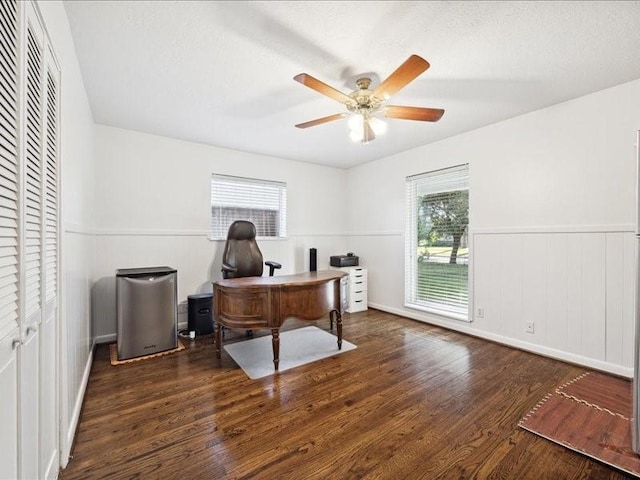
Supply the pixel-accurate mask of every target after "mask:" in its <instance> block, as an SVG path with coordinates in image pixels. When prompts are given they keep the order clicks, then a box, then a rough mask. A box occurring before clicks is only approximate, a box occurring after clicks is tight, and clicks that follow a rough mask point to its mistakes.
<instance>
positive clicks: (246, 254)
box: [222, 220, 264, 278]
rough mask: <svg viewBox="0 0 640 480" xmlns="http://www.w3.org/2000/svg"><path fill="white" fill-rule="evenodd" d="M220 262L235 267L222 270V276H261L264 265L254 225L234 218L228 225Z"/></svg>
mask: <svg viewBox="0 0 640 480" xmlns="http://www.w3.org/2000/svg"><path fill="white" fill-rule="evenodd" d="M222 263H223V264H227V265H229V266H231V267H234V268H235V269H236V271H235V272H224V271H223V275H222V276H223V277H224V278H238V277H261V276H262V270H263V268H264V265H263V263H262V252H260V249H259V248H258V243H257V242H256V227H255V225H254V224H253V223H251V222H247V221H246V220H236V221H235V222H233V223H232V224H231V226H230V227H229V232H228V233H227V243H226V244H225V246H224V252H223V254H222Z"/></svg>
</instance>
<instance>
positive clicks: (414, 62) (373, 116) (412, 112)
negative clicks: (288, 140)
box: [293, 55, 444, 143]
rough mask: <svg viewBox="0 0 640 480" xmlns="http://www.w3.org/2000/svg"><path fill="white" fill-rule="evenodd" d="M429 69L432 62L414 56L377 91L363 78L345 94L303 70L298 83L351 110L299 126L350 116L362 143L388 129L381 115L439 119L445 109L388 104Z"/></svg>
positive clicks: (353, 136) (356, 137) (354, 134)
mask: <svg viewBox="0 0 640 480" xmlns="http://www.w3.org/2000/svg"><path fill="white" fill-rule="evenodd" d="M427 68H429V62H427V61H426V60H425V59H424V58H422V57H419V56H418V55H411V56H410V57H409V58H408V59H407V60H406V61H405V62H404V63H403V64H402V65H400V66H399V67H398V68H397V69H396V70H395V71H394V72H393V73H392V74H391V75H389V77H388V78H387V79H386V80H384V81H383V82H382V83H381V84H380V85H378V87H376V89H375V90H370V89H369V87H371V79H370V78H368V77H362V78H358V79H357V80H356V85H357V87H358V90H354V91H353V92H351V93H350V94H345V93H342V92H341V91H339V90H336V89H335V88H333V87H330V86H329V85H327V84H326V83H323V82H321V81H320V80H318V79H317V78H314V77H312V76H311V75H309V74H307V73H300V74H298V75H296V76H295V77H293V79H294V80H295V81H296V82H300V83H301V84H303V85H305V86H307V87H309V88H311V89H313V90H315V91H317V92H320V93H321V94H323V95H326V96H327V97H330V98H333V99H334V100H337V101H338V102H340V103H342V104H343V105H344V106H346V107H347V110H348V112H349V113H346V112H345V113H336V114H334V115H329V116H328V117H322V118H316V119H315V120H311V121H309V122H304V123H299V124H298V125H296V127H298V128H309V127H314V126H316V125H321V124H323V123H327V122H332V121H334V120H339V119H341V118H345V117H350V118H349V127H350V129H351V135H350V136H351V139H352V140H354V141H358V142H361V143H369V142H370V141H371V140H374V139H375V138H376V134H381V133H383V132H384V130H385V129H386V124H385V123H384V122H383V121H382V120H381V118H385V117H386V118H396V119H401V120H417V121H421V122H437V121H438V120H440V117H442V115H443V114H444V110H442V109H440V108H423V107H405V106H399V105H386V104H385V102H386V101H387V100H389V98H390V97H391V95H393V94H394V93H396V92H398V91H399V90H400V89H402V88H404V87H405V86H406V85H407V84H409V83H410V82H411V81H413V80H414V79H415V78H416V77H417V76H418V75H420V74H421V73H422V72H424V71H425V70H426V69H427Z"/></svg>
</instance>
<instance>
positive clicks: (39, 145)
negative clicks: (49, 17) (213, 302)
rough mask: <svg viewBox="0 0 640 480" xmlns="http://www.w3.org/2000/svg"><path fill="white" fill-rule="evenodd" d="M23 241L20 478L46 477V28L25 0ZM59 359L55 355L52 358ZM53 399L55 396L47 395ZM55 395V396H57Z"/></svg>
mask: <svg viewBox="0 0 640 480" xmlns="http://www.w3.org/2000/svg"><path fill="white" fill-rule="evenodd" d="M23 5H24V11H25V19H26V28H25V30H24V33H23V42H24V43H23V45H24V54H23V56H22V62H23V64H22V71H23V78H24V83H23V95H22V101H23V103H22V112H23V116H24V119H23V123H22V125H23V135H22V152H23V157H22V166H21V170H20V172H21V173H22V181H21V187H22V197H21V198H22V210H21V212H20V213H21V215H20V217H21V220H22V237H21V238H22V242H21V250H20V251H21V253H22V255H23V258H22V261H21V262H20V264H19V266H20V268H21V269H22V272H21V290H20V291H21V292H22V293H23V295H22V298H21V303H20V306H21V309H22V312H21V314H20V323H21V332H22V335H23V343H22V345H21V346H20V348H19V349H18V365H19V368H18V383H19V385H20V389H19V395H20V397H19V399H20V401H19V403H18V416H19V419H20V422H19V424H18V425H19V426H18V428H19V437H20V444H19V445H20V446H19V451H18V457H19V463H18V465H19V467H20V470H19V478H21V479H30V478H42V477H43V475H42V473H43V472H39V468H40V462H39V459H40V448H39V447H40V424H41V418H40V407H41V402H42V401H44V399H43V398H42V392H41V390H40V365H41V360H40V353H41V341H42V335H41V332H40V331H39V329H40V323H41V319H42V284H41V283H42V257H43V255H42V218H43V215H42V210H43V208H42V197H43V186H42V185H43V184H42V177H43V175H42V158H43V151H44V150H43V137H44V133H43V129H44V100H43V98H44V88H43V87H44V73H43V72H44V29H43V28H42V26H41V24H40V21H39V18H38V14H37V12H36V10H35V7H34V5H33V3H31V2H28V3H24V4H23ZM47 361H49V362H55V358H52V359H47ZM47 401H52V399H47ZM53 401H55V399H53Z"/></svg>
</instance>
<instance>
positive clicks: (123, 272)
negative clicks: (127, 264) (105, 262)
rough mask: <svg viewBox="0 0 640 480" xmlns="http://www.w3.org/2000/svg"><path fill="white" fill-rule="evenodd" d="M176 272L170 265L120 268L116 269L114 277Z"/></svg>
mask: <svg viewBox="0 0 640 480" xmlns="http://www.w3.org/2000/svg"><path fill="white" fill-rule="evenodd" d="M176 272H177V270H176V269H175V268H171V267H142V268H120V269H118V270H116V277H146V276H147V275H168V274H169V273H176Z"/></svg>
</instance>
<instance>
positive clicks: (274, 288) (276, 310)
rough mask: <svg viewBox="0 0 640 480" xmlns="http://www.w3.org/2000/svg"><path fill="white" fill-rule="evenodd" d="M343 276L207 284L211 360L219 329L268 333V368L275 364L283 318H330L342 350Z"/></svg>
mask: <svg viewBox="0 0 640 480" xmlns="http://www.w3.org/2000/svg"><path fill="white" fill-rule="evenodd" d="M346 281H347V274H346V273H344V272H340V271H337V270H326V271H320V272H305V273H298V274H295V275H280V276H276V277H243V278H229V279H226V280H219V281H217V282H214V283H213V320H214V322H215V328H214V331H215V334H214V338H215V345H216V356H217V357H218V358H220V353H221V348H222V329H221V327H228V328H239V329H243V330H253V329H270V330H271V336H272V338H271V341H272V345H273V365H274V367H275V369H276V370H278V364H279V362H280V327H281V326H282V324H283V323H284V321H285V320H287V319H288V318H298V319H300V320H317V319H319V318H322V317H324V316H325V315H327V314H329V320H330V326H331V328H332V329H333V320H334V316H335V319H336V328H337V331H338V350H340V349H341V348H342V312H343V311H344V308H345V301H346V285H347V282H346Z"/></svg>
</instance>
